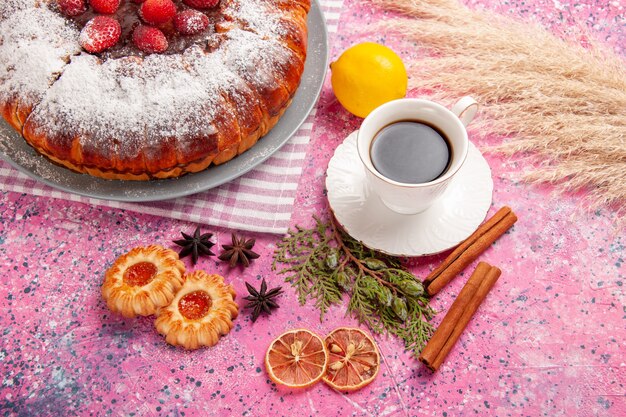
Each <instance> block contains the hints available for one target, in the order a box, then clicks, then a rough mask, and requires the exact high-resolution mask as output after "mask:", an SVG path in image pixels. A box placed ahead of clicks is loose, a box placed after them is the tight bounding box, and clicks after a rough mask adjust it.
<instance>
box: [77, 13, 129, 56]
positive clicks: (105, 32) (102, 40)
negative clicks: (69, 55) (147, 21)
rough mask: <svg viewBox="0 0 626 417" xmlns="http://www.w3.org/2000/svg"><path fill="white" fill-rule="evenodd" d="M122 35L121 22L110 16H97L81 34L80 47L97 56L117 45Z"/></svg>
mask: <svg viewBox="0 0 626 417" xmlns="http://www.w3.org/2000/svg"><path fill="white" fill-rule="evenodd" d="M121 34H122V27H121V26H120V24H119V22H118V21H117V20H115V19H113V18H112V17H109V16H96V17H94V18H93V19H91V20H90V21H89V22H87V24H86V25H85V27H84V28H83V30H82V31H81V32H80V37H79V42H80V46H82V47H83V48H85V50H86V51H87V52H91V53H93V54H97V53H98V52H102V51H104V50H105V49H109V48H110V47H112V46H113V45H115V44H116V43H117V41H118V40H119V39H120V35H121Z"/></svg>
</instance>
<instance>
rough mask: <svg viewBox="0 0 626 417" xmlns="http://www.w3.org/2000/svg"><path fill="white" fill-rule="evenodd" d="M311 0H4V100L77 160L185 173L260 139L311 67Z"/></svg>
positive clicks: (130, 174)
mask: <svg viewBox="0 0 626 417" xmlns="http://www.w3.org/2000/svg"><path fill="white" fill-rule="evenodd" d="M309 8H310V0H1V1H0V112H1V113H2V116H3V117H4V119H5V120H6V121H7V122H8V123H9V124H10V125H12V126H13V127H14V128H15V129H16V130H18V131H19V132H20V133H21V134H22V136H23V137H24V139H25V140H26V141H27V142H28V143H29V144H30V145H31V146H32V147H33V148H34V149H36V150H37V151H38V152H39V153H41V154H43V155H45V156H46V157H48V158H49V159H50V160H52V161H53V162H55V163H57V164H60V165H63V166H65V167H67V168H69V169H72V170H74V171H77V172H81V173H87V174H90V175H94V176H98V177H102V178H108V179H124V180H149V179H155V178H174V177H178V176H181V175H184V174H186V173H190V172H198V171H201V170H204V169H206V168H207V167H209V166H210V165H211V164H221V163H224V162H226V161H228V160H230V159H232V158H233V157H235V156H237V155H238V154H240V153H242V152H244V151H245V150H247V149H249V148H250V147H251V146H253V145H254V144H255V143H256V141H257V140H258V139H259V138H260V137H262V136H263V135H265V134H266V133H267V132H268V131H269V130H270V129H271V128H272V127H273V126H274V125H275V124H276V123H277V121H278V120H279V118H280V117H281V115H282V114H283V113H284V111H285V109H286V108H287V107H288V106H289V104H290V103H291V99H292V97H293V95H294V94H295V91H296V89H297V88H298V85H299V83H300V79H301V76H302V72H303V70H304V61H305V58H306V42H307V26H306V19H307V13H308V11H309Z"/></svg>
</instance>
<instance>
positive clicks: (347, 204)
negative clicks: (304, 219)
mask: <svg viewBox="0 0 626 417" xmlns="http://www.w3.org/2000/svg"><path fill="white" fill-rule="evenodd" d="M326 189H327V190H328V201H329V202H330V207H331V209H332V211H333V212H334V214H335V217H336V218H337V221H338V222H339V224H341V225H342V226H343V228H344V229H345V230H346V232H348V233H349V234H350V236H352V237H353V238H355V239H357V240H359V241H361V242H362V243H363V244H364V245H366V246H368V247H370V248H372V249H376V250H379V251H381V252H384V253H387V254H390V255H395V256H411V257H412V256H422V255H432V254H436V253H439V252H443V251H445V250H447V249H450V248H452V247H454V246H456V245H458V244H459V243H461V242H462V241H463V240H465V239H466V238H467V237H468V236H469V235H471V234H472V233H473V232H474V231H475V230H476V229H477V228H478V226H479V225H480V224H481V223H482V221H483V220H484V219H485V216H486V215H487V211H488V210H489V207H490V206H491V198H492V191H493V180H492V178H491V169H490V168H489V164H487V161H486V160H485V158H484V157H483V156H482V154H481V153H480V151H479V150H478V149H477V148H476V147H475V146H474V145H473V144H472V143H471V142H470V147H469V151H468V154H467V159H466V160H465V163H464V164H463V166H462V167H461V169H460V170H459V172H458V173H457V175H456V177H455V179H454V180H453V181H452V182H451V183H450V185H449V186H448V189H447V190H446V192H445V194H444V195H443V196H442V197H441V198H440V199H439V200H438V201H437V202H435V204H433V206H432V207H430V208H429V209H428V210H426V211H424V212H422V213H419V214H413V215H405V214H398V213H396V212H394V211H391V210H390V209H389V208H387V206H385V205H384V204H383V203H382V201H381V200H380V199H379V198H378V196H377V195H375V194H373V192H372V191H371V190H370V189H369V187H368V185H367V184H366V180H365V171H364V167H363V165H362V163H361V160H360V159H359V156H358V154H357V149H356V132H353V133H352V134H350V136H348V137H347V138H346V139H345V140H344V142H343V143H342V144H341V145H339V146H338V147H337V149H336V150H335V154H334V155H333V157H332V158H331V160H330V162H329V164H328V171H327V172H326Z"/></svg>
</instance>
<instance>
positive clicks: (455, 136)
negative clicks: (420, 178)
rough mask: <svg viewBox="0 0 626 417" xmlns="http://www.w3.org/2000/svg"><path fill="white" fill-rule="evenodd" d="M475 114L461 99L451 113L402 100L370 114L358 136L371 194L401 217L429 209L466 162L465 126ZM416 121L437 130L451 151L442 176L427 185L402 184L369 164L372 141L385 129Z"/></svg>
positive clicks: (431, 104) (467, 100) (421, 102)
mask: <svg viewBox="0 0 626 417" xmlns="http://www.w3.org/2000/svg"><path fill="white" fill-rule="evenodd" d="M477 110H478V104H477V103H476V101H475V100H474V99H473V98H471V97H463V98H462V99H460V100H459V101H458V102H457V103H456V104H455V105H454V107H452V110H448V109H447V108H445V107H443V106H442V105H440V104H437V103H434V102H432V101H429V100H423V99H415V98H403V99H399V100H394V101H390V102H388V103H385V104H383V105H382V106H380V107H378V108H376V109H375V110H374V111H372V112H371V113H370V114H369V115H368V116H367V117H366V118H365V119H364V120H363V123H362V124H361V127H360V128H359V131H358V134H357V149H358V152H359V157H360V158H361V161H362V162H363V165H364V166H365V173H366V178H367V180H368V182H369V184H370V186H371V189H372V191H374V193H376V194H377V195H378V196H379V197H380V199H381V200H382V202H383V203H384V204H385V205H386V206H387V207H389V208H390V209H391V210H393V211H395V212H397V213H401V214H417V213H420V212H422V211H424V210H426V209H428V208H429V207H430V206H431V205H432V204H433V203H434V202H435V201H437V199H438V198H439V197H441V196H442V195H443V193H444V191H445V190H446V187H447V186H448V184H450V182H451V181H452V179H453V178H454V176H455V175H456V174H457V173H458V172H459V169H460V168H461V166H462V165H463V162H465V159H466V157H467V150H468V147H469V139H468V138H467V130H466V129H465V126H467V125H468V124H469V123H470V122H471V121H472V119H473V118H474V116H475V115H476V112H477ZM407 120H415V121H419V122H422V123H427V124H429V125H431V126H434V127H435V128H436V129H437V130H439V131H440V132H441V133H442V134H443V135H445V137H446V138H447V140H448V143H449V145H450V147H451V155H452V157H451V161H450V162H449V164H448V168H447V169H446V170H445V171H444V173H443V174H442V175H440V176H439V177H437V178H436V179H434V180H432V181H430V182H424V183H415V184H413V183H403V182H398V181H394V180H392V179H390V178H387V177H385V176H384V175H382V174H381V173H380V172H378V171H377V170H376V168H375V167H374V164H373V163H372V158H371V155H370V149H371V145H372V141H373V140H374V138H375V137H376V135H377V133H378V132H380V130H381V129H383V128H384V127H386V126H388V125H390V124H392V123H395V122H399V121H407Z"/></svg>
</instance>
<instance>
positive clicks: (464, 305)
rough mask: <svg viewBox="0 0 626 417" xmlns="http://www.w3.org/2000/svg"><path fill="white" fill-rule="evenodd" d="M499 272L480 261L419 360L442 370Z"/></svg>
mask: <svg viewBox="0 0 626 417" xmlns="http://www.w3.org/2000/svg"><path fill="white" fill-rule="evenodd" d="M500 273H501V271H500V269H499V268H496V267H494V266H491V265H489V264H488V263H486V262H480V263H479V264H478V266H477V267H476V269H475V270H474V273H473V274H472V276H471V277H470V279H469V280H468V281H467V283H466V284H465V286H463V289H462V290H461V292H460V293H459V295H458V296H457V298H456V300H454V303H452V306H451V307H450V310H448V313H447V314H446V316H445V317H444V318H443V320H442V322H441V324H440V325H439V327H438V328H437V330H436V331H435V334H434V335H433V337H432V338H431V339H430V340H429V342H428V344H426V347H425V348H424V350H423V351H422V353H421V354H420V357H419V360H420V361H421V362H423V363H424V364H425V365H426V366H427V367H428V368H430V369H431V370H433V371H436V370H437V369H439V366H441V364H442V363H443V361H444V359H445V358H446V356H448V353H450V351H451V350H452V347H454V345H455V343H456V342H457V340H459V337H460V336H461V333H463V330H464V329H465V327H466V326H467V324H468V323H469V321H470V320H471V318H472V317H473V315H474V313H475V312H476V310H477V309H478V307H479V306H480V304H481V303H482V302H483V300H484V299H485V297H486V296H487V294H488V293H489V291H490V290H491V288H492V287H493V285H494V284H495V282H496V281H497V280H498V278H499V277H500Z"/></svg>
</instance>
